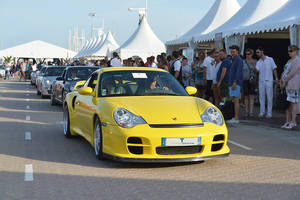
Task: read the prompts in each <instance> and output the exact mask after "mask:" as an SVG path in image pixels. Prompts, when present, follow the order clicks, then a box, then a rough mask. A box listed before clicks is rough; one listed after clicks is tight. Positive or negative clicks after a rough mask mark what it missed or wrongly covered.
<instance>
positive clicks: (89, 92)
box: [78, 87, 94, 96]
mask: <svg viewBox="0 0 300 200" xmlns="http://www.w3.org/2000/svg"><path fill="white" fill-rule="evenodd" d="M78 93H79V94H80V95H85V96H93V94H94V92H93V89H92V88H90V87H83V88H80V89H79V90H78Z"/></svg>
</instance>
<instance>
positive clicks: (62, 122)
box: [56, 121, 64, 124]
mask: <svg viewBox="0 0 300 200" xmlns="http://www.w3.org/2000/svg"><path fill="white" fill-rule="evenodd" d="M56 124H64V121H60V122H56Z"/></svg>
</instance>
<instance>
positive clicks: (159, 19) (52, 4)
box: [0, 0, 246, 49]
mask: <svg viewBox="0 0 300 200" xmlns="http://www.w3.org/2000/svg"><path fill="white" fill-rule="evenodd" d="M148 1H149V3H148V4H149V12H148V21H149V23H150V25H151V27H152V29H153V30H154V32H155V33H156V34H157V36H158V37H159V38H160V39H161V40H162V41H163V42H165V41H167V40H171V39H174V38H175V37H176V36H180V35H181V34H183V33H185V32H186V31H187V30H189V29H190V28H191V27H192V26H193V25H195V24H196V23H197V22H198V21H199V20H200V19H201V17H203V16H204V15H205V13H206V12H207V11H208V10H209V8H210V7H211V6H212V4H213V3H214V1H215V0H185V1H183V0H148ZM238 1H239V3H240V4H241V5H243V4H244V3H245V2H246V0H238ZM144 3H145V1H144V0H109V1H107V0H106V1H105V0H0V27H1V31H0V49H4V48H8V47H12V46H14V45H18V44H22V43H25V42H29V41H32V40H37V39H39V40H44V41H46V42H50V43H53V44H56V45H59V46H62V47H66V48H67V46H68V31H69V30H70V29H73V28H74V27H75V26H78V27H79V28H80V29H85V32H86V35H87V36H89V35H90V27H91V19H90V17H89V16H88V13H90V12H96V13H97V17H96V18H95V19H94V21H95V25H96V26H101V24H102V19H104V20H105V30H108V29H110V30H112V31H113V33H114V35H115V39H116V40H117V42H118V43H119V45H121V44H122V43H123V42H125V41H126V40H127V39H128V37H129V36H130V35H131V34H132V33H133V32H134V30H135V29H136V27H137V20H138V14H137V13H135V12H129V11H128V8H129V7H144Z"/></svg>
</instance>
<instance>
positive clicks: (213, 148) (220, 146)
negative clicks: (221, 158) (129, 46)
mask: <svg viewBox="0 0 300 200" xmlns="http://www.w3.org/2000/svg"><path fill="white" fill-rule="evenodd" d="M223 145H224V143H221V144H213V145H211V151H212V152H214V151H219V150H221V149H222V147H223Z"/></svg>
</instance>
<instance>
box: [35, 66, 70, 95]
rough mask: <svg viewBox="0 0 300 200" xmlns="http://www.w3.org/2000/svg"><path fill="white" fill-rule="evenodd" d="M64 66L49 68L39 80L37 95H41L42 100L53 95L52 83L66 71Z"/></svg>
mask: <svg viewBox="0 0 300 200" xmlns="http://www.w3.org/2000/svg"><path fill="white" fill-rule="evenodd" d="M64 69H65V67H64V66H55V67H47V68H46V70H45V71H44V73H43V74H42V75H41V77H39V78H38V80H37V91H38V92H37V94H41V97H42V98H45V97H49V96H50V95H51V87H50V86H51V85H52V82H53V81H55V80H56V78H57V77H60V76H61V74H62V72H63V71H64Z"/></svg>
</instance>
